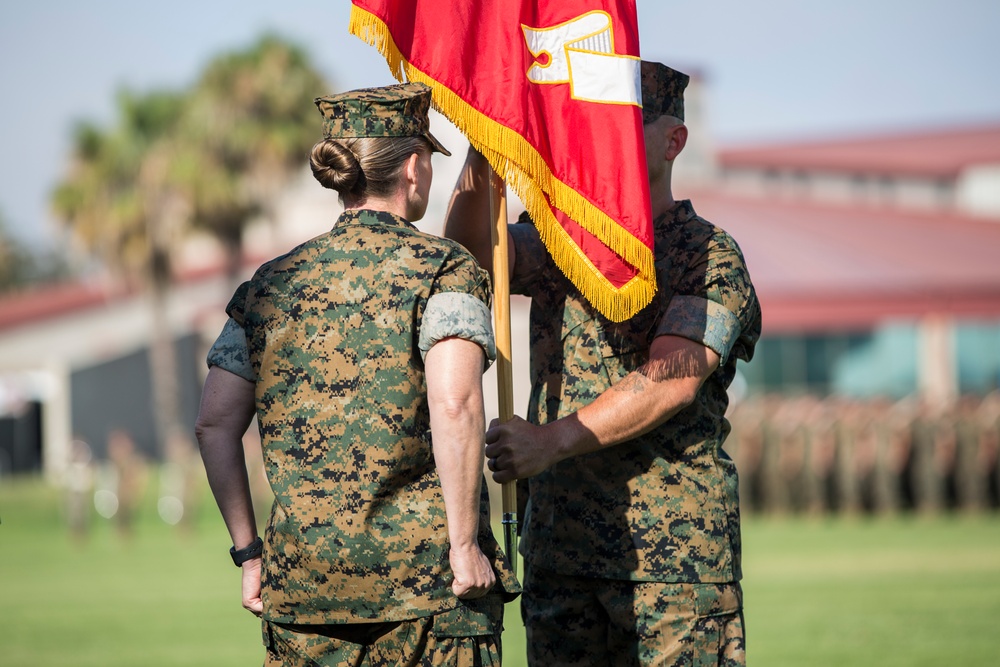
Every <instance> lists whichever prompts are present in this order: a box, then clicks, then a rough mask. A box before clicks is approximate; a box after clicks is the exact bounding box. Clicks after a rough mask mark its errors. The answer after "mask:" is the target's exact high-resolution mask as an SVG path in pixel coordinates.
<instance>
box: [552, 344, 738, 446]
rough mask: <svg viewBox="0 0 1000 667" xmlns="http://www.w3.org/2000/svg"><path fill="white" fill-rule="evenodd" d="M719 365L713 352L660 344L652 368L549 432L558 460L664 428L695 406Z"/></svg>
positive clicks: (631, 376)
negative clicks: (698, 394) (660, 427)
mask: <svg viewBox="0 0 1000 667" xmlns="http://www.w3.org/2000/svg"><path fill="white" fill-rule="evenodd" d="M665 338H670V339H669V340H665ZM718 361H719V359H718V355H716V354H715V353H714V352H713V351H711V350H710V349H708V348H706V347H704V346H701V345H698V344H694V343H691V342H690V341H684V340H680V339H672V338H671V337H663V338H658V339H656V341H655V342H654V346H653V354H652V355H651V358H650V360H649V361H648V362H647V363H645V364H643V365H642V366H641V367H640V368H638V369H637V370H635V371H633V372H632V373H629V374H628V375H626V376H625V377H624V378H622V379H621V380H620V381H619V382H618V383H616V384H615V385H614V386H612V387H611V388H610V389H608V390H607V391H605V392H604V393H602V394H601V395H600V396H598V397H597V399H596V400H595V401H594V402H593V403H591V404H590V405H587V406H585V407H584V408H582V409H580V410H578V411H577V412H575V413H574V414H572V415H569V416H568V417H565V418H563V419H560V420H557V421H556V422H553V423H552V424H550V425H549V426H548V427H546V428H549V429H550V430H551V436H552V438H553V442H555V443H556V445H557V448H558V450H557V451H558V453H559V458H560V459H562V458H568V457H570V456H578V455H580V454H586V453H589V452H593V451H597V450H598V449H602V448H604V447H611V446H614V445H618V444H621V443H623V442H627V441H629V440H632V439H633V438H637V437H639V436H641V435H643V434H645V433H648V432H649V431H651V430H653V429H654V428H656V427H658V426H660V425H661V424H663V423H664V422H666V421H667V420H669V419H670V418H672V417H673V416H674V415H676V414H677V413H678V412H680V411H681V410H683V409H684V408H686V407H687V406H688V405H690V404H691V402H692V401H694V399H695V396H696V395H697V392H698V390H699V388H700V387H701V384H702V382H703V381H704V379H705V378H706V377H708V375H709V374H711V373H712V372H713V371H714V370H715V368H717V367H718Z"/></svg>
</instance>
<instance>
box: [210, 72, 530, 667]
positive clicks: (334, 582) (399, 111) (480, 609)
mask: <svg viewBox="0 0 1000 667" xmlns="http://www.w3.org/2000/svg"><path fill="white" fill-rule="evenodd" d="M400 89H402V90H400ZM426 90H427V89H426V88H425V87H421V86H419V84H406V85H404V86H392V87H389V88H388V89H385V88H383V89H375V90H374V91H355V92H354V93H353V95H354V97H350V95H352V94H345V95H348V97H344V96H337V97H334V98H321V99H320V100H317V105H318V106H320V109H321V111H323V113H324V116H325V118H326V119H327V125H326V128H325V129H326V131H327V135H328V136H332V135H335V134H336V133H337V132H341V133H343V132H348V133H349V132H351V131H353V130H352V129H351V123H352V122H353V121H354V120H357V119H358V118H361V121H360V122H361V123H362V124H364V123H368V124H369V125H370V127H368V128H367V130H364V131H366V132H368V134H364V133H362V134H361V135H360V136H370V135H372V134H374V136H411V135H412V134H413V133H414V132H419V133H423V134H424V135H425V136H428V138H429V140H432V141H433V143H436V140H433V138H432V137H430V136H429V133H428V132H427V131H426V127H427V126H426V110H427V104H428V103H429V94H424V92H425V91H426ZM386 91H389V92H388V93H387V92H386ZM369 92H371V94H370V95H369V94H368V93H369ZM396 92H399V95H398V97H396V96H394V95H395V93H396ZM379 96H381V97H379ZM355 98H357V99H355ZM338 99H339V100H340V101H341V102H345V103H346V102H350V103H352V104H353V103H355V102H357V104H360V105H361V106H360V107H358V108H353V107H352V109H353V110H352V111H351V113H353V114H354V116H351V117H348V116H344V117H340V116H338V115H337V114H338V113H339V111H338V110H339V109H341V108H342V106H343V105H337V104H334V103H329V104H328V101H329V100H334V101H337V100H338ZM379 104H381V105H382V107H383V108H381V109H380V108H379ZM356 106H357V105H356ZM385 108H389V109H390V112H389V113H391V114H396V115H397V116H399V117H402V118H403V119H404V121H406V122H407V123H409V124H408V125H404V126H400V125H399V124H398V123H396V124H393V123H391V122H385V118H381V116H382V114H383V113H384V112H385ZM373 110H374V111H373ZM366 114H367V115H366ZM421 114H422V118H423V124H422V125H421V124H420V123H419V122H418V121H420V120H421ZM380 118H381V120H380ZM338 119H339V120H338ZM407 119H409V120H407ZM410 121H413V122H410ZM379 122H381V123H382V125H377V123H379ZM373 124H374V125H373ZM375 125H377V126H375ZM355 129H356V128H355ZM407 133H409V134H407ZM438 146H439V144H438ZM488 303H489V281H488V277H487V275H486V273H485V272H484V271H483V270H482V269H481V268H480V267H479V266H478V264H476V261H475V259H474V258H473V257H472V256H471V255H469V254H468V253H467V252H466V251H465V250H464V249H463V248H462V247H461V246H459V245H458V244H456V243H453V242H451V241H448V240H445V239H440V238H438V237H435V236H431V235H428V234H424V233H422V232H420V231H418V230H417V229H416V228H415V227H414V226H413V225H411V224H410V223H409V222H407V221H406V220H404V219H402V218H399V217H397V216H395V215H392V214H390V213H386V212H378V211H371V210H356V209H355V210H349V211H347V212H345V213H344V214H343V215H341V217H340V219H339V220H338V221H337V224H336V225H335V227H334V228H333V230H331V231H330V232H328V233H326V234H323V235H320V236H318V237H316V238H314V239H312V240H310V241H308V242H306V243H304V244H302V245H301V246H299V247H297V248H295V249H294V250H292V251H291V252H289V253H288V254H286V255H283V256H281V257H278V258H276V259H274V260H272V261H270V262H267V263H266V264H264V265H263V266H262V267H261V268H260V269H258V270H257V272H256V273H255V275H254V277H253V278H252V279H251V280H250V281H248V282H247V283H244V284H243V285H241V286H240V288H239V289H238V290H237V291H236V293H235V294H234V296H233V298H232V299H231V300H230V302H229V305H228V307H227V313H229V315H230V318H231V320H230V322H228V323H227V325H226V327H225V329H224V330H223V333H222V335H220V337H219V340H218V341H217V342H216V344H215V345H214V346H213V348H212V350H211V351H210V353H209V364H210V365H217V366H220V367H222V368H224V369H226V370H229V371H232V372H234V373H237V374H239V375H242V376H243V377H245V378H247V379H248V380H251V381H253V382H254V383H255V401H256V408H257V421H258V427H259V430H260V436H261V444H262V449H263V455H264V463H265V468H266V471H267V478H268V481H269V483H270V486H271V489H272V491H273V492H274V496H275V499H274V504H273V506H272V510H271V515H270V518H269V521H268V525H267V529H266V532H265V539H264V543H265V548H264V555H263V574H262V580H261V589H262V591H261V597H262V599H263V603H264V613H263V619H264V642H265V644H266V645H267V646H268V664H303V665H305V664H310V665H311V664H322V665H326V664H331V665H332V664H336V665H340V664H358V665H361V664H365V665H368V664H371V665H375V664H396V662H397V661H400V660H405V659H406V657H407V656H409V657H411V658H412V657H413V656H414V655H417V656H419V655H420V654H421V652H423V651H428V652H429V653H431V654H434V655H437V656H445V657H447V659H448V660H451V661H455V660H466V659H470V660H471V659H474V660H475V661H477V662H479V663H483V664H491V662H497V661H498V660H499V633H500V630H501V623H502V614H503V603H504V601H506V600H509V599H512V597H514V596H515V595H516V594H517V593H518V592H519V590H520V589H519V586H518V583H517V581H516V580H515V579H514V576H513V573H512V571H511V569H510V566H509V564H508V562H507V560H506V557H505V556H504V554H503V553H502V552H501V550H500V548H499V546H498V545H497V543H496V540H495V539H494V538H493V534H492V532H491V528H490V519H489V499H488V496H487V490H486V485H485V483H484V484H483V487H482V492H481V498H480V521H479V537H478V539H479V545H480V548H481V549H482V551H483V553H484V554H485V555H486V557H487V559H489V560H490V561H491V562H492V565H493V568H494V570H495V572H496V574H497V580H498V583H497V587H496V589H495V591H494V592H493V593H491V594H489V595H487V596H486V597H484V598H480V599H476V600H459V599H458V598H457V597H455V595H454V594H453V592H452V590H451V580H452V574H451V570H450V565H449V548H450V545H449V542H448V532H447V523H446V516H445V507H444V500H443V496H442V492H441V483H440V479H439V477H438V473H437V468H436V466H435V462H434V457H433V451H432V447H431V433H430V430H429V429H430V414H429V407H428V400H427V387H426V382H425V375H424V362H423V359H424V355H425V354H426V352H427V351H428V350H429V349H430V348H431V347H432V346H433V345H434V344H435V343H436V342H437V341H439V340H441V339H442V338H445V337H451V336H457V337H461V338H465V339H467V340H472V341H474V342H477V343H479V344H480V345H481V346H482V347H483V349H484V351H485V352H486V355H487V357H488V358H489V359H493V358H495V349H494V347H493V338H492V330H491V327H490V324H489V321H490V320H489V310H488V305H487V304H488ZM447 638H459V639H455V640H454V641H449V640H448V639H447ZM417 639H419V641H417V642H416V643H414V641H415V640H417ZM473 656H475V657H473ZM425 659H427V657H426V655H425ZM435 659H436V658H435ZM442 659H444V658H442ZM400 664H402V663H400ZM406 664H409V663H408V662H407V663H406ZM436 664H437V663H436ZM448 664H452V662H449V663H448Z"/></svg>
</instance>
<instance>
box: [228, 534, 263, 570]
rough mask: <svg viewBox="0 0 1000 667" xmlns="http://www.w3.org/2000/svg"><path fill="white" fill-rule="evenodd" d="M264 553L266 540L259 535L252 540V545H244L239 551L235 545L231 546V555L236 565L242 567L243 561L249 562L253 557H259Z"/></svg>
mask: <svg viewBox="0 0 1000 667" xmlns="http://www.w3.org/2000/svg"><path fill="white" fill-rule="evenodd" d="M262 553H264V540H262V539H260V538H259V537H258V538H257V539H256V540H254V541H253V542H251V543H250V546H248V547H243V548H242V549H240V550H238V551H237V549H236V546H235V545H233V546H231V547H229V555H230V556H232V557H233V562H234V563H236V567H241V566H242V565H243V563H245V562H247V561H248V560H250V559H251V558H257V557H258V556H260V555H261V554H262Z"/></svg>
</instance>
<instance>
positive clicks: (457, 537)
mask: <svg viewBox="0 0 1000 667" xmlns="http://www.w3.org/2000/svg"><path fill="white" fill-rule="evenodd" d="M438 407H439V409H438V416H439V417H440V418H439V419H438V420H436V421H437V422H438V425H437V426H434V424H433V422H434V421H435V419H434V413H433V412H432V413H431V422H432V426H431V432H432V433H433V439H434V460H435V462H436V463H437V468H438V475H439V476H440V478H441V492H442V494H443V496H444V505H445V512H446V514H447V517H448V538H449V540H450V542H451V544H452V546H455V547H469V546H472V545H475V544H476V543H477V540H476V535H477V533H478V531H479V494H480V489H481V484H482V476H483V445H482V438H483V432H484V431H485V430H486V424H485V420H484V419H483V418H482V402H481V399H480V401H479V405H478V406H477V405H476V401H475V399H473V398H471V397H470V398H469V399H468V400H466V401H464V402H462V403H460V402H454V403H451V404H450V405H439V406H438ZM444 424H447V425H444Z"/></svg>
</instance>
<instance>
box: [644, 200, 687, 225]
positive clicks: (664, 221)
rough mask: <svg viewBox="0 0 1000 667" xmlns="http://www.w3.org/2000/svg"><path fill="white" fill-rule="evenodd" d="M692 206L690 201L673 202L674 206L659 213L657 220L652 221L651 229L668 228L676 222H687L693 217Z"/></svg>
mask: <svg viewBox="0 0 1000 667" xmlns="http://www.w3.org/2000/svg"><path fill="white" fill-rule="evenodd" d="M695 215H696V213H695V212H694V206H692V205H691V200H690V199H681V200H679V201H676V202H674V205H673V206H671V207H670V208H668V209H667V210H666V211H664V212H663V213H661V214H660V215H659V217H658V218H656V219H655V220H654V221H653V229H659V228H660V227H664V226H669V225H670V224H672V223H676V222H687V221H688V220H690V219H691V218H693V217H695Z"/></svg>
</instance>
